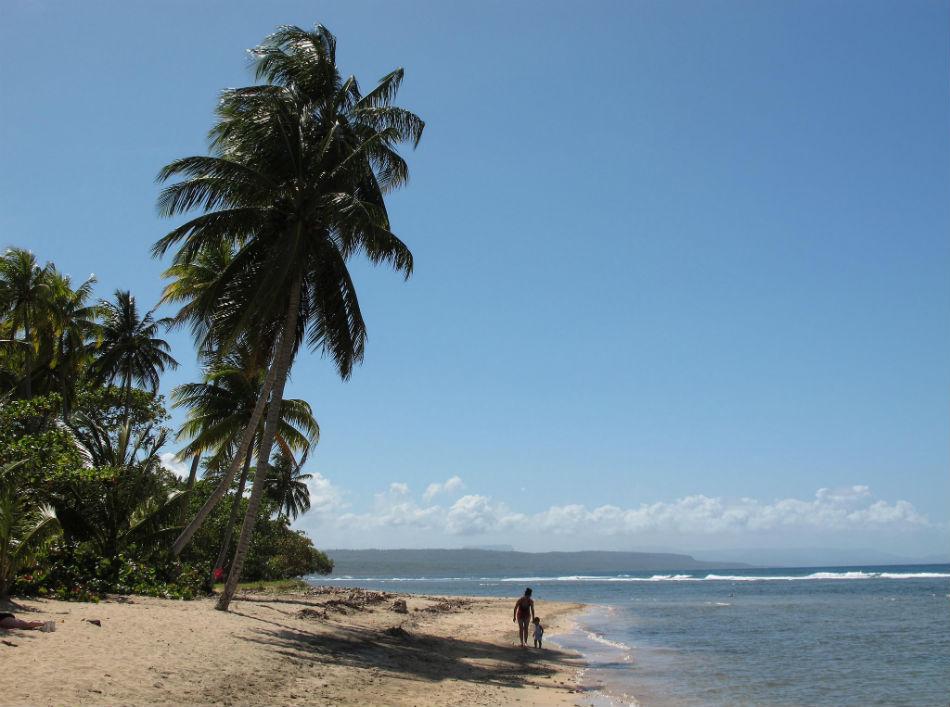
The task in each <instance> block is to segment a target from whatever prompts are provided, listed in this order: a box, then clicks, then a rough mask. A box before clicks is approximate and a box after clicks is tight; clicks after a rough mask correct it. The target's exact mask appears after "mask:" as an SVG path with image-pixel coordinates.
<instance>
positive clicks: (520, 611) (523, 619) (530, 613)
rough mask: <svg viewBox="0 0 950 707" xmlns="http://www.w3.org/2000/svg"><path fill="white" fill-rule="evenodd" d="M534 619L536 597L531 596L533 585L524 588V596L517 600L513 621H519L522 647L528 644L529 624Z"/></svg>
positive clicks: (519, 636)
mask: <svg viewBox="0 0 950 707" xmlns="http://www.w3.org/2000/svg"><path fill="white" fill-rule="evenodd" d="M533 620H534V599H532V598H531V587H528V588H527V589H525V590H524V596H523V597H521V598H520V599H518V601H516V602H515V617H514V618H513V619H512V621H517V622H518V638H519V639H520V640H521V647H522V648H524V647H526V646H527V645H528V626H530V625H531V622H532V621H533Z"/></svg>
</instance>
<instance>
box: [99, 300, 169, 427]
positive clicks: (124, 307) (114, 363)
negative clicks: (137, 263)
mask: <svg viewBox="0 0 950 707" xmlns="http://www.w3.org/2000/svg"><path fill="white" fill-rule="evenodd" d="M114 296H115V301H114V302H109V301H106V300H103V301H102V302H101V309H100V311H101V314H102V324H101V325H100V329H99V341H100V343H99V347H98V351H97V356H96V360H95V362H94V363H93V367H92V372H93V376H94V377H96V378H97V379H99V380H100V381H102V382H104V383H109V384H111V385H114V384H115V383H116V382H119V383H120V384H121V387H122V390H123V392H124V396H125V406H126V408H128V406H129V400H130V397H131V394H132V384H133V383H138V384H140V385H142V386H143V387H144V388H146V389H147V390H149V391H150V392H151V393H153V394H154V393H156V392H158V384H159V377H160V375H161V374H162V373H163V372H164V371H165V370H166V369H175V368H178V362H177V361H176V360H175V359H174V358H172V356H171V354H169V353H168V351H169V346H168V342H167V341H165V340H164V339H161V338H159V337H158V336H156V334H157V333H158V327H159V322H156V321H155V318H154V317H153V316H152V313H151V312H146V313H145V314H144V315H140V314H139V310H138V307H137V305H136V303H135V298H134V297H133V296H132V294H131V293H130V292H129V291H128V290H116V291H115V295H114Z"/></svg>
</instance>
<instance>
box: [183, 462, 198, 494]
mask: <svg viewBox="0 0 950 707" xmlns="http://www.w3.org/2000/svg"><path fill="white" fill-rule="evenodd" d="M200 461H201V454H195V456H193V457H192V458H191V469H190V470H189V471H188V484H187V485H186V486H185V488H186V489H188V490H189V491H191V489H193V488H194V487H195V479H197V478H198V463H199V462H200Z"/></svg>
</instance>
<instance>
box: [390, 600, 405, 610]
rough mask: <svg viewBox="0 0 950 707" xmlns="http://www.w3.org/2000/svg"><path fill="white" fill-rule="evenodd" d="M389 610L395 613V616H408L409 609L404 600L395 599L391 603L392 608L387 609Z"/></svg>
mask: <svg viewBox="0 0 950 707" xmlns="http://www.w3.org/2000/svg"><path fill="white" fill-rule="evenodd" d="M389 608H390V609H391V610H393V611H395V612H396V613H397V614H408V613H409V607H407V606H406V600H405V599H397V600H396V601H394V602H393V604H392V606H390V607H389Z"/></svg>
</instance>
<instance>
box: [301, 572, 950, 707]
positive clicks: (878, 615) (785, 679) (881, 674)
mask: <svg viewBox="0 0 950 707" xmlns="http://www.w3.org/2000/svg"><path fill="white" fill-rule="evenodd" d="M314 581H315V582H316V583H326V582H327V578H314ZM330 581H332V582H334V583H338V584H343V585H347V584H352V585H354V586H356V585H358V586H362V587H370V588H376V589H385V590H389V591H407V592H421V593H428V594H459V595H485V596H509V597H511V598H512V601H514V599H516V598H517V597H518V596H519V595H520V594H521V593H522V591H523V590H524V587H525V586H531V587H532V588H533V589H534V596H535V599H536V601H537V607H538V614H539V615H540V616H542V617H543V615H544V601H545V600H546V599H548V600H552V601H553V600H565V601H579V602H585V603H588V604H592V605H595V606H594V608H593V609H592V610H591V611H590V612H588V613H587V614H585V615H583V616H582V617H581V618H580V620H579V626H578V630H577V631H575V632H573V633H571V634H568V635H564V636H558V637H556V638H555V640H556V641H557V642H558V643H560V644H562V645H564V646H565V647H569V648H573V649H576V650H579V651H580V652H582V653H583V654H584V655H585V657H586V658H587V659H588V661H589V663H590V666H591V667H590V669H589V670H588V671H587V672H586V673H585V675H584V678H583V679H584V681H585V684H588V685H590V686H592V687H596V688H597V689H599V690H601V691H602V692H603V693H604V694H605V695H607V696H608V697H611V698H612V699H614V700H615V701H616V702H617V703H623V704H628V703H639V704H643V705H783V706H784V705H940V706H941V707H947V705H950V565H915V566H901V567H895V566H888V567H816V568H796V569H788V568H782V569H769V570H763V569H743V570H718V571H715V572H706V571H699V572H697V571H684V572H681V573H675V572H673V573H668V574H652V573H645V574H630V575H609V576H608V575H602V576H600V575H598V576H576V575H568V574H565V575H562V576H560V577H454V578H444V577H431V578H422V577H400V578H396V577H341V578H332V579H331V580H330Z"/></svg>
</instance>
